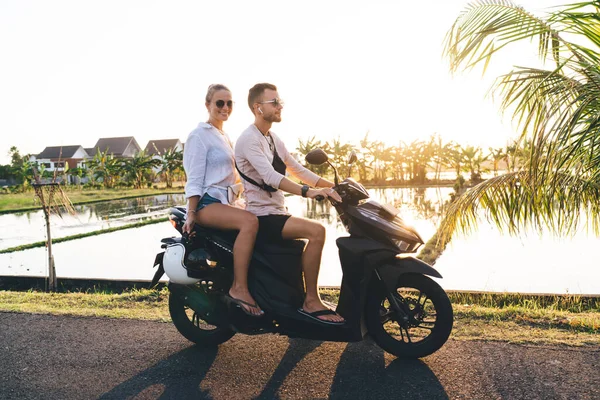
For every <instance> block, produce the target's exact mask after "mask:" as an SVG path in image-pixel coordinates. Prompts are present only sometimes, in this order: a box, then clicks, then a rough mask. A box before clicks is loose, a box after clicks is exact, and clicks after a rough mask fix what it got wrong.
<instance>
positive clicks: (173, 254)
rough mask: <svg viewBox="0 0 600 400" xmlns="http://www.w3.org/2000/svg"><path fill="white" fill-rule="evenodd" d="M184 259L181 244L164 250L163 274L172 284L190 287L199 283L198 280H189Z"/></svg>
mask: <svg viewBox="0 0 600 400" xmlns="http://www.w3.org/2000/svg"><path fill="white" fill-rule="evenodd" d="M184 259H185V246H184V245H183V244H181V243H176V244H173V245H171V246H169V247H167V249H166V250H165V255H164V256H163V267H164V269H165V273H166V274H167V276H168V277H169V280H170V281H171V282H173V283H179V284H182V285H191V284H193V283H196V282H199V281H200V279H197V278H190V277H189V276H188V272H187V268H186V266H185V264H184Z"/></svg>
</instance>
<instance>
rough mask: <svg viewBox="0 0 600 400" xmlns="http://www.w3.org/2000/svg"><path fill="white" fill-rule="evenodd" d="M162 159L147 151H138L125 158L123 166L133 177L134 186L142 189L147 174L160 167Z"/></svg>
mask: <svg viewBox="0 0 600 400" xmlns="http://www.w3.org/2000/svg"><path fill="white" fill-rule="evenodd" d="M160 163H161V161H160V160H158V159H155V158H152V156H151V155H148V154H146V152H145V151H143V150H142V151H140V152H138V153H136V154H135V155H134V156H133V157H132V158H125V159H123V161H122V168H123V171H124V172H125V173H127V174H128V175H129V176H130V177H131V178H132V179H133V186H134V187H135V188H137V189H141V188H142V186H143V184H144V180H145V176H146V174H148V173H150V172H152V168H154V167H158V166H159V165H160Z"/></svg>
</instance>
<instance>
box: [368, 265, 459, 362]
mask: <svg viewBox="0 0 600 400" xmlns="http://www.w3.org/2000/svg"><path fill="white" fill-rule="evenodd" d="M390 296H393V298H392V302H395V303H396V305H398V306H399V308H400V311H398V309H397V308H396V307H395V305H393V304H392V302H390V298H389V297H390ZM365 314H366V322H367V328H368V330H369V334H370V335H371V336H372V337H373V339H374V340H375V342H376V343H377V344H378V345H379V346H380V347H381V348H382V349H384V350H385V351H387V352H388V353H391V354H393V355H395V356H397V357H400V358H420V357H425V356H428V355H430V354H432V353H433V352H435V351H437V350H438V349H439V348H440V347H442V346H443V345H444V343H446V341H447V340H448V337H449V336H450V332H451V331H452V324H453V313H452V304H451V303H450V300H449V299H448V296H447V295H446V292H444V290H443V289H442V288H441V287H440V286H439V285H438V284H437V283H436V282H434V281H433V280H432V279H430V278H428V277H426V276H424V275H421V274H403V275H400V277H399V278H398V282H397V283H396V285H395V290H394V291H392V292H391V293H389V292H388V291H387V290H385V289H384V287H383V283H382V282H381V281H379V280H378V279H377V278H374V279H372V281H371V287H370V289H369V294H368V298H367V302H366V310H365Z"/></svg>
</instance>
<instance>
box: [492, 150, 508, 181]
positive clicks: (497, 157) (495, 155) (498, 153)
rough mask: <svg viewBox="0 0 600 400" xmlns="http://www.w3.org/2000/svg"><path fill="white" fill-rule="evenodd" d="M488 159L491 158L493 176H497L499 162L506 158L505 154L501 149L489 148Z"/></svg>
mask: <svg viewBox="0 0 600 400" xmlns="http://www.w3.org/2000/svg"><path fill="white" fill-rule="evenodd" d="M489 157H491V159H492V162H493V163H494V165H493V168H494V176H498V168H499V166H500V161H502V160H504V158H505V157H506V153H505V152H504V149H503V148H502V147H499V148H496V149H494V148H493V147H490V148H489Z"/></svg>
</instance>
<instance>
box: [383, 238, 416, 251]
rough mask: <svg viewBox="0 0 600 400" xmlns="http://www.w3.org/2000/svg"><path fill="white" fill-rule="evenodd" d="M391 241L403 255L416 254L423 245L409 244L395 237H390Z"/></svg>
mask: <svg viewBox="0 0 600 400" xmlns="http://www.w3.org/2000/svg"><path fill="white" fill-rule="evenodd" d="M390 240H391V241H392V243H393V244H394V245H395V246H396V247H397V248H398V249H399V250H400V251H401V252H403V253H414V252H416V251H417V250H418V249H419V247H421V243H409V242H406V241H404V240H402V239H398V238H394V237H390Z"/></svg>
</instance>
